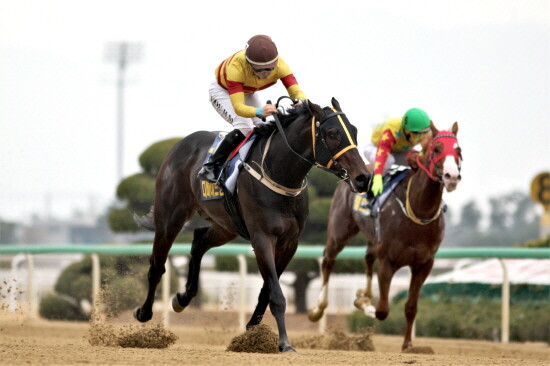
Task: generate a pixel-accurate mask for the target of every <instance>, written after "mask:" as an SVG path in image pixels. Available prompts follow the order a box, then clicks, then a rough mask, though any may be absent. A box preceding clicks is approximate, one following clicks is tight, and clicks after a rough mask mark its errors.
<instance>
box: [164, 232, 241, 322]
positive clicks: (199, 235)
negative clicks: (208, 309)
mask: <svg viewBox="0 0 550 366" xmlns="http://www.w3.org/2000/svg"><path fill="white" fill-rule="evenodd" d="M235 237H236V235H235V234H232V233H230V232H228V231H226V230H224V229H222V228H221V227H219V226H217V225H214V226H211V227H201V228H197V229H195V231H194V232H193V243H192V244H191V253H190V257H189V270H188V275H187V283H186V284H185V292H184V293H180V292H178V293H176V295H175V296H174V297H173V298H172V308H173V309H174V311H175V312H177V313H180V312H182V311H183V309H185V308H186V307H187V305H189V302H190V301H191V299H193V297H195V296H196V295H197V291H198V288H199V273H200V269H201V261H202V257H203V256H204V253H206V252H207V251H208V250H209V249H210V248H213V247H217V246H220V245H222V244H225V243H227V242H228V241H230V240H233V239H234V238H235Z"/></svg>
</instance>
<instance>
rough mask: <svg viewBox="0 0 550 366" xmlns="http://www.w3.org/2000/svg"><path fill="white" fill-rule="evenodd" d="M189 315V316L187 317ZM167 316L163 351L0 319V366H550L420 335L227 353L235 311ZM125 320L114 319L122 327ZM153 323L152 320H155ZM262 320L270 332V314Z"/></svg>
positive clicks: (503, 348) (53, 325)
mask: <svg viewBox="0 0 550 366" xmlns="http://www.w3.org/2000/svg"><path fill="white" fill-rule="evenodd" d="M186 312H187V313H186ZM186 312H184V313H182V314H172V316H173V317H171V320H172V319H174V321H173V323H174V325H172V326H170V327H169V328H168V329H169V330H170V331H172V332H173V333H175V334H176V335H177V336H178V339H177V341H176V343H175V344H174V345H172V346H169V347H168V348H166V349H136V348H120V347H99V346H91V345H90V344H89V342H88V340H89V331H90V325H89V324H88V323H74V322H50V321H43V320H37V321H32V322H30V321H24V320H20V319H1V320H0V364H2V365H29V364H31V365H32V364H34V365H81V364H87V365H178V366H179V365H235V366H236V365H239V366H240V365H255V366H256V365H262V366H272V365H347V366H353V365H361V366H364V365H377V366H385V365H411V364H414V365H422V366H424V365H434V366H436V365H437V366H441V365H448V366H481V365H510V366H520V365H525V366H536V365H546V366H548V365H550V346H549V345H547V344H540V343H532V344H519V343H510V344H507V345H502V344H499V343H492V342H475V341H466V340H443V339H428V338H417V339H416V340H415V346H430V347H431V348H432V349H433V350H434V352H435V354H433V355H428V354H403V353H401V352H400V346H401V342H402V338H401V337H398V336H381V335H376V334H375V335H374V337H373V341H374V346H375V348H376V351H374V352H360V351H333V350H318V349H317V350H313V349H300V348H298V352H299V353H298V354H291V355H288V354H255V353H235V352H227V351H226V348H227V346H228V344H229V343H230V341H231V339H232V338H233V337H234V336H236V335H238V334H239V332H238V331H237V330H236V329H235V327H234V324H235V321H236V319H237V316H236V314H231V313H227V312H225V313H223V312H220V313H209V312H202V311H198V310H191V309H190V311H187V310H186ZM127 318H128V316H126V317H122V318H120V319H119V320H118V323H121V322H122V323H124V322H125V321H126V319H127ZM154 322H155V319H154V320H153V323H154ZM264 322H265V323H266V324H268V325H270V326H271V327H272V328H273V329H275V325H274V322H273V319H272V317H271V315H266V319H264ZM287 324H288V331H289V336H290V338H291V340H292V339H297V338H300V337H304V336H315V335H318V333H317V332H316V330H315V329H316V325H315V324H311V325H310V324H309V322H308V321H307V320H306V319H305V317H304V316H297V315H289V316H288V317H287ZM342 324H343V320H342V319H341V318H329V322H328V325H329V327H340V326H342Z"/></svg>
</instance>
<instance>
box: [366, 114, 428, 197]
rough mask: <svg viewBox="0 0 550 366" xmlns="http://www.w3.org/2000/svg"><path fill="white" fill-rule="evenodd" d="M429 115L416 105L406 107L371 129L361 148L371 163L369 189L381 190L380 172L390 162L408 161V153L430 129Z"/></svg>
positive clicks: (381, 172) (377, 192) (373, 190)
mask: <svg viewBox="0 0 550 366" xmlns="http://www.w3.org/2000/svg"><path fill="white" fill-rule="evenodd" d="M430 122H431V121H430V117H428V114H427V113H426V112H425V111H423V110H422V109H419V108H411V109H409V110H408V111H407V112H406V113H405V115H404V116H403V117H402V118H390V119H387V120H385V121H384V122H382V123H380V124H379V125H378V126H377V127H376V128H375V129H374V131H373V132H372V137H371V141H370V143H369V144H367V145H366V146H365V148H364V150H363V154H364V155H365V158H366V159H367V160H368V161H369V163H371V164H373V165H374V171H373V174H374V177H373V181H372V186H371V192H372V194H373V195H374V196H377V195H379V194H380V193H382V191H383V188H384V185H383V182H382V175H383V173H384V172H385V171H386V170H387V169H388V168H389V167H390V166H392V165H393V164H399V165H407V153H408V152H409V151H410V150H412V149H413V147H414V146H416V145H418V144H419V142H420V140H421V139H422V138H424V136H425V134H426V133H428V132H431V129H430Z"/></svg>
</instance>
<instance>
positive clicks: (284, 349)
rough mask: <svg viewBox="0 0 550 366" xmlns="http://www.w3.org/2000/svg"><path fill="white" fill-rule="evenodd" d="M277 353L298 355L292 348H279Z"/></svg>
mask: <svg viewBox="0 0 550 366" xmlns="http://www.w3.org/2000/svg"><path fill="white" fill-rule="evenodd" d="M279 351H281V352H285V353H298V352H296V350H295V349H294V347H292V346H285V347H281V346H279Z"/></svg>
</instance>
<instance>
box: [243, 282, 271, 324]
mask: <svg viewBox="0 0 550 366" xmlns="http://www.w3.org/2000/svg"><path fill="white" fill-rule="evenodd" d="M267 305H269V287H268V286H267V283H266V282H264V284H263V286H262V289H261V290H260V295H259V296H258V303H257V304H256V308H255V309H254V313H252V316H251V317H250V320H249V321H248V323H247V324H246V329H250V328H252V327H254V326H256V325H258V324H260V323H261V322H262V319H263V317H264V314H265V310H266V309H267Z"/></svg>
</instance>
